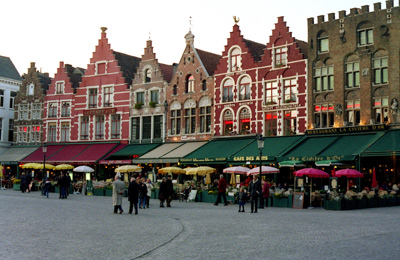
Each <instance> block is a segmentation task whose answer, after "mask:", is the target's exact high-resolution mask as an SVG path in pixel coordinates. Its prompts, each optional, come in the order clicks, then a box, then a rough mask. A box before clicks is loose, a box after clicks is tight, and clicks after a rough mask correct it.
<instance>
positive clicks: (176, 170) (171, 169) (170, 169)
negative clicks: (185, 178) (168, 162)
mask: <svg viewBox="0 0 400 260" xmlns="http://www.w3.org/2000/svg"><path fill="white" fill-rule="evenodd" d="M169 172H170V173H175V174H182V173H186V171H185V170H184V169H182V168H179V167H164V168H161V169H159V170H158V173H161V174H165V173H169Z"/></svg>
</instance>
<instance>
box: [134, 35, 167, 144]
mask: <svg viewBox="0 0 400 260" xmlns="http://www.w3.org/2000/svg"><path fill="white" fill-rule="evenodd" d="M172 73H173V66H172V65H166V64H162V63H159V62H158V60H157V59H156V54H155V53H154V52H153V46H152V41H151V40H150V39H149V40H148V41H147V42H146V48H145V49H144V54H143V55H142V61H141V62H140V64H139V67H138V68H137V72H136V74H135V78H134V80H133V82H132V86H131V109H130V115H131V135H130V136H131V138H130V139H131V142H132V143H154V142H162V141H163V140H165V137H166V131H165V129H166V127H165V126H166V110H165V104H167V103H165V102H166V89H167V86H168V83H169V81H170V80H171V76H172Z"/></svg>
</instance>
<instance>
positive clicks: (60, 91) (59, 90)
mask: <svg viewBox="0 0 400 260" xmlns="http://www.w3.org/2000/svg"><path fill="white" fill-rule="evenodd" d="M56 94H64V81H59V82H56Z"/></svg>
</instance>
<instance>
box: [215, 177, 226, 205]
mask: <svg viewBox="0 0 400 260" xmlns="http://www.w3.org/2000/svg"><path fill="white" fill-rule="evenodd" d="M219 177H220V179H219V182H218V196H217V201H216V202H215V203H214V205H215V206H218V203H219V201H221V196H222V198H223V199H224V206H228V202H227V201H226V187H227V186H228V183H227V182H226V180H225V178H224V175H222V174H221V175H220V176H219Z"/></svg>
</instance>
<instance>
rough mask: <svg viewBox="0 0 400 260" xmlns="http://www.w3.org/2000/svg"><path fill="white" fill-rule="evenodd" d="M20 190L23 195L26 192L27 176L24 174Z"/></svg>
mask: <svg viewBox="0 0 400 260" xmlns="http://www.w3.org/2000/svg"><path fill="white" fill-rule="evenodd" d="M19 188H20V190H21V192H22V193H25V191H26V174H22V176H21V183H20V187H19Z"/></svg>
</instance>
